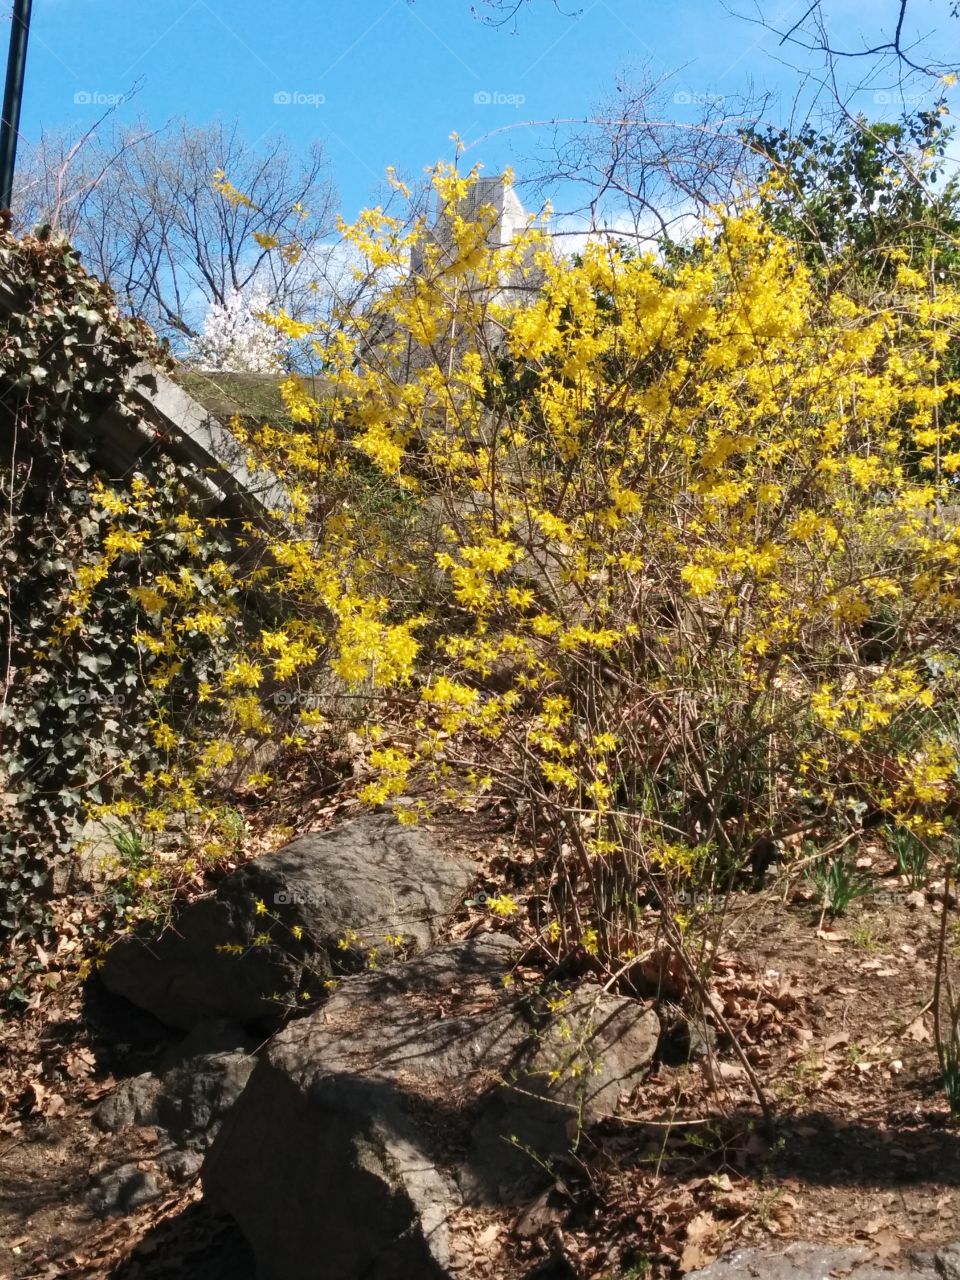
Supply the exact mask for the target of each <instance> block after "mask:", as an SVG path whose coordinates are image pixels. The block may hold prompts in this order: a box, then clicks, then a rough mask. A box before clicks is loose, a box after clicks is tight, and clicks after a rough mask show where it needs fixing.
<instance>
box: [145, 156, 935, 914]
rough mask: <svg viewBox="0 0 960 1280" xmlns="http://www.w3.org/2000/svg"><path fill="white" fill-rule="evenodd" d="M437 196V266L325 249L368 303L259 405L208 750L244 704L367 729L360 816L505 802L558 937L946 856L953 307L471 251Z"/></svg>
mask: <svg viewBox="0 0 960 1280" xmlns="http://www.w3.org/2000/svg"><path fill="white" fill-rule="evenodd" d="M474 180H475V178H474V176H473V175H471V176H467V177H463V176H460V175H458V174H457V173H455V172H454V171H452V170H449V169H445V168H440V169H439V170H438V171H437V172H436V174H435V175H434V187H435V191H436V199H437V201H438V202H439V204H440V206H441V207H442V208H443V209H444V210H445V211H446V216H445V218H444V219H443V224H442V225H443V226H444V228H445V231H444V232H443V233H442V234H435V233H434V232H433V231H431V230H430V229H429V228H428V226H427V225H426V223H425V222H424V221H423V220H422V219H421V220H417V219H414V218H412V217H411V218H410V219H408V220H404V219H400V218H396V217H393V216H390V215H388V214H386V213H384V212H383V211H380V210H373V211H369V212H367V213H365V214H364V215H363V216H362V217H361V218H360V219H359V221H358V222H357V223H356V224H355V225H354V226H352V227H349V228H345V232H346V235H347V237H348V239H349V240H350V241H351V243H352V245H353V246H354V248H355V250H356V252H357V255H358V257H359V258H361V259H362V260H363V262H364V267H363V268H362V270H363V271H364V273H366V272H369V274H370V275H371V277H372V278H373V280H374V281H375V283H376V288H375V289H374V290H373V292H372V295H371V297H372V301H370V302H368V303H367V305H366V307H365V309H364V310H363V311H362V313H360V314H356V313H354V314H351V313H347V312H346V311H336V312H335V313H334V315H333V316H332V318H331V320H330V321H329V323H326V324H324V325H323V326H321V327H318V328H317V329H316V331H314V332H312V333H311V334H310V335H309V336H310V338H311V340H312V341H313V343H314V345H315V350H316V352H317V353H318V356H319V357H320V359H321V360H322V363H323V368H324V371H325V378H326V384H327V387H328V392H327V394H325V395H323V396H322V397H320V398H319V399H316V400H314V399H312V398H311V397H309V396H308V395H307V394H306V393H305V391H304V389H303V386H302V384H301V383H300V382H299V381H298V380H297V379H296V378H291V379H289V380H288V381H287V383H286V384H285V386H284V398H285V403H286V407H287V410H288V413H289V414H290V415H291V417H292V418H293V419H294V420H295V422H296V424H297V426H296V430H280V429H278V428H273V427H264V428H262V429H261V430H259V431H255V432H253V433H251V434H250V436H249V438H248V439H247V445H248V448H249V451H250V454H251V460H252V461H253V462H255V463H259V464H261V465H266V466H269V467H270V468H271V469H272V470H273V471H274V472H276V473H278V474H281V475H282V476H283V477H284V478H285V480H286V482H287V484H288V486H289V489H290V494H291V503H292V507H293V512H294V514H293V515H292V516H288V517H287V519H286V520H285V521H284V522H280V523H278V525H277V527H276V529H275V530H274V531H272V532H271V533H261V532H257V531H255V530H253V529H250V530H249V531H248V535H247V536H248V537H249V539H250V541H251V543H252V544H255V548H256V556H255V557H253V559H255V562H256V565H257V567H256V568H255V569H253V570H251V571H250V580H251V584H252V585H254V586H255V587H256V589H257V591H258V592H259V593H260V594H261V595H262V596H263V597H264V598H266V599H268V600H269V601H271V602H272V608H273V616H274V617H275V618H276V619H277V621H276V623H275V625H272V626H270V627H264V628H263V629H262V630H261V631H260V632H259V633H258V634H257V635H256V637H255V638H252V639H251V640H250V643H249V645H248V651H247V652H245V654H244V656H243V657H242V658H241V659H238V660H237V662H236V663H235V664H234V665H233V666H232V667H230V668H229V669H228V670H227V672H226V674H225V675H224V677H223V680H222V682H221V684H220V686H219V687H216V688H212V689H211V690H209V697H211V698H213V699H219V700H220V701H221V703H222V706H223V711H224V717H225V724H229V725H235V726H237V725H239V726H240V727H241V728H242V730H243V732H244V733H246V734H250V733H266V732H268V731H269V730H270V726H271V725H272V723H273V722H274V718H275V693H276V690H277V689H278V688H283V689H288V690H289V689H293V688H294V687H299V688H303V689H314V688H318V687H320V686H319V685H318V684H317V681H321V682H322V681H326V682H327V683H326V684H323V685H322V687H324V688H330V687H332V686H331V685H330V683H329V682H330V681H333V682H334V684H335V686H336V688H337V689H340V690H345V691H353V692H355V693H356V692H362V693H365V694H367V695H369V700H368V701H367V702H365V703H364V704H363V705H364V707H365V714H366V716H367V720H366V725H365V728H366V731H367V732H368V733H369V735H370V738H371V741H372V744H373V751H372V754H371V756H370V763H371V765H372V767H373V769H374V771H375V773H374V777H373V779H372V781H371V782H370V783H369V785H368V786H367V787H366V790H365V793H364V794H365V798H366V799H367V800H368V801H370V802H371V803H384V802H386V803H391V802H393V801H394V800H395V799H396V798H397V797H399V796H401V795H403V793H404V792H405V790H406V788H407V787H408V783H409V780H410V777H411V773H412V772H414V771H416V772H418V774H422V775H423V776H429V777H432V778H433V779H434V783H435V785H436V786H437V787H439V788H450V789H452V790H453V791H456V792H458V793H461V794H462V793H464V792H468V793H469V792H472V791H477V790H481V789H483V788H486V787H489V786H491V785H495V786H497V787H498V788H501V789H504V790H505V791H507V792H508V793H511V794H513V795H515V796H516V797H518V798H521V799H524V800H525V801H527V802H528V803H530V804H532V805H534V806H536V808H537V811H538V813H540V814H541V815H542V820H543V821H545V822H547V823H548V825H549V824H553V826H554V827H555V828H556V830H557V832H558V834H559V835H560V838H561V842H562V844H563V847H564V850H565V854H566V855H567V857H568V861H569V863H570V865H571V866H574V865H575V867H576V875H577V876H579V881H578V883H579V884H580V885H581V886H582V885H584V884H589V885H590V891H591V893H592V895H593V906H594V909H595V911H596V920H595V921H594V922H593V923H594V924H596V923H599V922H600V921H601V920H604V919H606V918H607V917H608V916H609V914H610V912H611V911H612V910H613V907H614V904H615V901H620V900H622V897H623V894H624V893H626V894H627V896H628V897H629V895H630V893H631V892H633V890H634V889H635V888H636V886H637V884H638V883H639V882H640V881H641V880H642V879H643V878H644V877H647V876H649V875H651V874H653V875H664V876H671V875H674V876H675V875H681V876H690V875H699V876H707V877H712V876H715V875H718V874H721V873H723V872H725V871H729V870H731V869H733V870H735V869H736V868H737V867H739V866H741V865H742V864H743V863H744V862H745V860H747V859H748V858H749V857H750V855H751V851H752V850H753V849H754V848H755V847H756V846H757V842H758V841H761V840H763V839H765V838H767V837H771V836H777V835H782V834H786V833H788V832H801V833H803V832H808V833H810V835H811V837H812V838H818V837H819V836H821V835H823V834H824V833H825V832H827V831H828V830H829V829H830V826H831V824H835V823H836V822H837V821H839V818H840V815H842V814H843V813H844V812H845V810H846V809H848V808H849V807H850V806H851V805H853V806H857V805H859V806H860V808H861V810H862V808H863V807H864V806H869V807H870V808H871V809H875V810H877V811H878V812H879V813H888V814H889V815H890V816H891V817H892V818H894V819H896V820H897V821H899V822H902V823H905V824H908V825H910V826H911V827H912V828H913V829H914V830H915V831H916V832H917V833H919V834H921V835H923V836H924V837H925V838H930V837H939V836H940V835H942V834H943V833H944V832H946V831H948V829H949V825H950V817H949V813H950V806H951V802H952V796H953V791H954V788H955V787H956V784H957V777H958V775H957V766H958V751H960V739H958V728H957V726H958V723H960V721H958V719H957V708H958V706H960V703H958V700H957V693H958V687H960V677H958V666H957V658H956V637H957V620H958V617H960V587H958V562H960V521H958V511H957V508H956V507H955V506H954V505H953V493H954V489H955V487H956V484H955V476H956V474H957V472H958V471H960V442H958V429H957V424H956V406H957V391H958V387H957V384H956V383H955V382H954V381H952V380H951V378H950V377H949V376H948V373H947V372H946V370H947V369H949V367H950V364H949V360H950V357H951V353H952V351H953V348H954V345H955V343H956V341H957V326H958V321H960V294H958V292H957V289H956V288H955V286H954V284H953V282H950V281H948V282H946V283H944V282H943V281H941V282H939V284H938V286H937V288H936V291H935V292H934V291H932V290H931V288H930V286H929V283H928V281H927V280H926V279H925V278H924V277H921V276H919V275H918V274H916V273H915V272H913V271H912V270H910V269H907V268H906V266H904V267H903V268H902V269H901V270H900V273H899V275H898V277H897V283H896V287H895V289H894V290H893V291H891V292H890V293H889V294H887V295H883V296H879V295H877V296H869V297H859V296H854V295H853V294H852V293H851V294H850V295H848V294H846V293H843V292H839V291H835V292H832V293H831V294H829V295H827V294H825V293H824V292H823V291H821V290H820V289H819V287H818V286H816V285H815V284H814V282H813V281H812V279H811V277H810V275H809V274H808V272H807V271H806V270H805V269H804V267H803V266H802V265H800V264H799V262H798V259H797V257H796V255H795V253H794V251H793V248H792V246H791V245H790V243H788V242H787V241H786V240H784V239H781V238H778V237H777V236H776V235H774V234H772V233H771V232H770V231H769V230H768V229H767V228H766V227H765V226H764V224H763V222H762V221H761V219H760V217H759V215H758V214H757V213H756V212H754V211H752V210H751V209H750V208H749V207H747V208H746V209H745V210H744V211H743V212H741V213H740V214H738V215H737V216H730V217H728V216H721V215H718V216H717V218H716V222H715V225H713V226H712V227H710V228H707V229H706V231H705V233H704V235H703V237H702V239H700V240H699V241H698V242H697V243H696V245H694V246H693V247H692V248H691V250H690V251H689V252H688V253H687V254H686V255H685V256H684V258H683V260H682V261H681V262H680V263H679V264H678V265H665V264H664V263H663V262H662V261H659V260H658V259H657V258H655V257H654V256H652V255H636V254H633V253H631V252H627V251H625V250H624V249H622V248H621V247H618V246H616V245H612V244H599V243H596V244H590V245H588V246H587V248H586V249H585V250H584V251H583V254H582V257H579V258H577V259H571V258H569V257H563V256H560V255H559V254H558V253H557V252H556V250H555V249H554V248H553V246H552V244H551V241H550V238H549V235H548V233H547V230H546V229H545V228H543V227H539V226H531V227H530V228H529V230H528V231H527V232H526V233H525V234H524V235H523V236H521V237H520V239H518V240H517V241H516V242H514V243H513V244H512V245H509V246H506V247H504V246H500V245H495V244H492V243H491V237H490V235H489V229H490V226H491V223H492V219H493V211H492V210H481V211H480V213H479V215H478V217H477V218H476V219H475V220H470V219H467V218H465V217H463V216H462V214H461V212H460V210H461V209H462V208H463V207H464V206H463V202H464V199H465V197H466V196H467V195H468V192H469V190H470V187H471V184H472V182H473V181H474ZM398 185H399V184H398ZM401 193H402V192H401ZM891 252H892V253H895V252H896V250H895V247H893V248H892V249H891ZM411 254H415V257H416V260H417V261H418V263H419V264H420V265H419V267H418V270H417V271H416V272H411V271H410V270H409V262H410V260H411ZM273 321H274V323H275V324H276V325H277V327H278V328H279V329H281V330H282V331H285V332H287V333H288V334H289V336H290V337H291V339H296V340H297V341H298V342H302V341H303V340H304V336H305V335H304V331H303V326H302V325H299V324H295V323H294V322H292V321H290V320H289V319H288V318H287V317H285V316H277V317H274V318H273ZM154 587H155V589H156V590H157V591H158V592H159V593H160V594H161V595H162V594H163V593H164V590H165V587H164V584H163V583H156V584H154ZM205 607H206V608H209V607H210V606H209V605H206V606H205ZM156 616H158V617H159V616H160V614H159V613H157V614H156ZM205 625H209V626H211V627H212V626H214V625H216V624H215V622H214V621H213V619H210V620H209V623H205ZM145 642H146V641H145ZM323 672H326V673H327V674H326V675H323V674H322V673H323ZM267 690H269V691H270V692H269V694H268V693H267V692H266V691H267ZM290 705H292V704H291V703H290V702H288V703H287V706H288V708H289V706H290ZM325 722H326V717H325V715H324V713H323V711H322V709H318V706H317V705H310V706H305V707H304V709H303V710H302V712H301V714H300V718H299V722H298V723H297V724H296V725H294V726H292V727H290V726H289V725H288V726H287V727H286V728H285V729H284V730H283V732H284V733H285V734H286V736H287V741H288V743H292V744H294V745H295V744H296V742H297V741H298V740H299V741H309V739H310V737H311V735H312V734H313V733H315V732H316V731H317V728H318V726H321V727H322V725H323V724H324V723H325ZM387 734H389V737H388V738H386V735H387ZM378 739H380V742H379V745H378V743H377V740H378ZM187 748H189V749H188V750H187ZM185 750H187V756H190V752H192V753H193V754H192V756H190V758H191V759H195V760H203V758H204V754H203V753H204V751H205V750H207V745H206V744H205V743H203V742H199V741H198V742H195V743H192V744H187V747H185ZM185 758H186V757H185ZM184 767H185V768H187V767H188V766H186V765H185V766H184ZM150 804H151V807H152V808H153V809H155V808H156V806H157V797H156V795H155V794H154V795H153V796H152V797H151V801H150ZM572 874H574V872H572V871H571V875H572ZM590 927H591V928H592V927H593V925H592V924H591V926H590Z"/></svg>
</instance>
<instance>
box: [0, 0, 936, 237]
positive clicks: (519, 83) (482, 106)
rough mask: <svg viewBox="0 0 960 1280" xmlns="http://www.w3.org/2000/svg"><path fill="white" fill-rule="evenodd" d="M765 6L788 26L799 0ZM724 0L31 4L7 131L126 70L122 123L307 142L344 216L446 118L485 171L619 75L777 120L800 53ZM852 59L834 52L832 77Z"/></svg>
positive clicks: (426, 143) (767, 1)
mask: <svg viewBox="0 0 960 1280" xmlns="http://www.w3.org/2000/svg"><path fill="white" fill-rule="evenodd" d="M8 4H9V0H6V3H4V0H0V5H2V7H3V8H7V7H8ZM566 7H567V8H568V10H572V9H573V8H574V7H575V4H574V3H573V2H571V3H570V4H568V5H566ZM764 7H765V11H766V12H768V13H776V12H779V13H780V14H781V15H782V19H783V21H785V22H786V24H787V25H789V23H790V22H791V21H793V20H795V19H796V18H797V17H799V16H800V14H801V13H802V12H803V11H804V9H805V8H806V0H764ZM732 8H737V9H740V10H743V11H749V10H751V9H752V0H740V2H739V3H738V0H726V4H724V0H674V2H673V3H669V4H667V3H664V2H663V0H583V2H582V5H581V6H580V13H579V15H578V16H574V17H571V16H565V15H564V14H562V13H560V12H557V10H556V9H555V8H554V6H553V5H552V4H551V3H550V2H549V0H534V2H533V5H532V6H531V7H530V8H529V9H527V10H526V12H525V13H524V14H523V15H521V17H520V18H519V20H518V24H517V28H518V29H517V32H516V33H514V32H513V30H512V27H510V26H508V27H506V28H500V29H491V28H490V27H486V26H484V25H483V24H481V23H480V22H478V21H477V20H476V19H475V18H474V17H473V16H472V15H471V12H470V0H415V3H413V4H410V3H408V0H346V2H344V0H274V2H273V3H272V4H270V5H264V4H263V2H262V0H257V2H256V3H254V0H152V3H145V2H144V0H35V4H34V23H33V32H32V36H31V47H30V60H29V68H28V76H27V90H26V97H25V103H24V115H23V120H22V130H23V132H24V134H25V135H26V136H27V137H28V138H30V139H36V138H37V137H38V135H39V133H40V131H41V129H48V130H61V129H70V130H75V131H78V130H82V129H83V128H84V127H86V126H88V125H89V124H90V123H92V122H93V120H94V119H96V117H97V114H98V113H99V112H100V111H102V110H103V106H104V104H105V103H106V102H107V101H109V100H111V99H112V98H113V97H114V96H116V95H122V94H124V93H126V92H127V91H128V90H129V89H130V88H131V86H132V85H133V84H134V83H135V82H137V81H138V80H139V81H141V82H142V87H141V89H140V91H139V93H138V94H137V96H136V98H135V99H134V100H133V101H132V102H129V103H126V104H124V105H123V106H122V107H121V108H120V111H119V119H121V120H125V119H129V120H131V121H132V120H134V119H136V118H137V117H138V116H141V117H145V118H146V119H148V120H149V121H150V122H151V123H152V124H154V125H159V124H161V123H162V122H163V121H164V120H166V119H168V118H170V117H172V116H175V115H184V116H186V117H188V118H189V119H191V120H192V121H194V122H196V123H202V122H205V121H208V120H209V119H211V118H212V117H214V116H216V115H217V114H218V113H219V114H222V115H224V116H227V117H233V116H237V117H238V118H239V119H240V121H241V124H242V125H243V127H244V130H245V132H246V133H247V135H248V136H249V137H250V138H251V139H257V138H259V137H261V136H263V135H266V134H271V133H277V132H281V133H284V134H286V135H287V136H288V138H289V139H290V142H291V144H292V145H294V146H301V145H305V144H307V143H308V142H310V141H311V140H312V139H314V138H320V139H322V140H323V141H324V143H325V145H326V147H327V150H328V154H329V157H330V161H331V166H332V174H333V177H334V179H335V181H336V183H337V186H338V188H339V190H340V193H341V202H342V207H343V209H344V212H345V213H347V214H348V215H350V216H352V215H353V214H355V213H356V211H357V210H358V209H359V208H360V207H361V206H362V205H363V204H364V202H365V201H366V200H367V199H368V198H369V196H370V194H371V192H372V191H373V190H374V189H375V187H376V185H377V183H378V182H379V180H380V179H381V178H382V175H383V171H384V169H385V167H386V166H387V165H390V164H392V165H394V166H395V167H396V168H397V169H398V171H400V172H401V173H405V174H412V175H416V174H419V173H420V172H422V170H423V168H424V166H426V165H429V164H431V163H432V162H435V161H436V160H438V159H441V158H452V154H453V147H452V144H451V142H450V141H449V135H450V133H451V131H452V130H456V131H457V132H458V133H459V134H460V135H461V136H462V137H463V138H464V139H465V141H466V142H467V144H468V150H467V158H468V160H470V161H480V162H482V163H483V164H484V166H485V169H486V171H487V172H494V171H496V170H497V169H498V168H500V167H502V165H503V164H504V163H512V164H513V165H514V166H515V167H517V168H518V169H522V165H523V158H524V156H525V155H531V154H533V153H534V152H535V151H536V150H537V149H538V147H541V146H542V145H543V144H544V142H545V140H546V139H548V138H549V134H550V130H549V129H548V128H547V127H545V126H543V125H542V124H541V125H539V126H538V125H536V124H535V123H530V122H536V121H545V120H550V119H552V118H555V117H560V118H564V119H569V118H574V119H575V118H581V117H585V116H588V115H589V114H590V112H591V110H592V109H593V108H594V106H595V104H596V103H597V102H598V100H600V99H602V98H603V97H605V96H606V95H608V94H609V93H610V92H611V90H612V85H613V81H614V79H615V77H616V75H617V74H618V73H623V72H625V71H631V70H632V71H634V72H637V73H639V72H641V71H642V70H643V69H644V68H646V70H647V71H648V72H649V73H651V74H653V75H656V76H658V77H659V76H665V75H668V74H672V79H671V81H670V85H669V90H668V94H667V99H668V102H669V104H670V106H671V109H672V110H673V111H675V113H676V116H677V118H678V119H684V118H688V119H692V118H693V115H694V113H695V112H696V109H697V108H696V106H695V105H694V104H695V102H696V100H697V97H698V95H699V96H702V95H717V96H723V97H728V98H729V97H731V96H733V95H736V94H738V93H742V92H743V91H744V90H745V89H746V88H748V87H752V88H753V89H755V90H768V91H770V92H772V93H773V95H774V102H773V105H772V106H771V109H770V110H771V114H772V115H774V116H775V115H776V114H777V112H778V111H782V110H784V109H785V104H788V103H789V101H790V100H791V99H792V97H793V95H794V93H795V92H796V90H797V86H798V84H799V79H798V74H797V71H796V70H795V69H794V67H797V66H800V65H801V64H802V58H803V55H802V54H801V53H799V52H798V51H796V50H791V51H787V52H785V51H784V50H782V49H779V48H778V46H777V41H776V39H775V37H773V36H772V35H770V34H769V33H765V32H764V31H763V29H762V28H760V27H758V26H756V25H751V24H750V23H749V22H746V21H744V20H743V19H740V18H738V17H736V16H734V15H733V14H732V13H731V12H730V10H731V9H732ZM895 8H896V6H895V4H894V2H893V0H866V2H865V0H833V2H832V3H831V13H832V15H833V18H834V27H833V33H832V35H833V36H834V37H835V38H836V39H837V40H838V42H839V41H840V40H846V41H847V42H848V43H851V44H852V43H856V42H857V41H858V40H859V39H860V37H861V35H862V34H864V33H868V34H870V35H871V36H873V35H875V32H876V28H877V25H878V24H880V25H882V23H883V22H884V20H885V18H886V17H887V16H888V15H889V14H891V13H892V12H893V11H894V10H895ZM948 8H949V4H948V0H923V3H922V4H919V5H918V8H917V12H918V14H919V15H920V16H921V18H922V21H923V23H924V24H925V27H926V29H928V30H932V31H934V30H937V29H938V28H939V30H940V32H941V33H945V34H941V35H940V36H938V37H937V39H936V42H935V49H936V53H937V54H938V56H939V57H941V58H946V59H949V56H950V54H949V52H948V50H949V49H950V47H951V46H952V44H953V42H954V41H955V40H957V39H958V37H960V22H958V21H956V20H951V19H950V18H949V16H948ZM265 15H266V16H265ZM3 38H4V40H5V35H4V37H3ZM956 50H957V56H958V57H960V44H957V45H956ZM784 59H786V62H785V61H784ZM788 64H789V65H788ZM865 70H866V68H865V67H864V65H863V64H862V63H859V62H857V63H848V64H845V66H844V67H843V68H842V73H843V74H844V75H848V76H853V75H862V74H863V72H864V71H865ZM889 87H890V86H889V82H886V81H883V80H878V81H876V82H875V83H874V84H873V85H872V86H871V89H870V92H869V93H868V94H866V95H862V104H861V105H864V106H865V107H866V108H867V109H868V110H870V109H871V105H872V104H874V105H873V110H875V111H877V112H878V113H879V114H883V113H884V110H887V112H888V113H889V111H890V110H891V108H884V107H883V106H882V105H881V106H879V107H877V106H876V105H875V100H876V97H877V95H878V93H879V96H880V101H881V103H882V102H883V94H884V90H885V89H886V88H889ZM807 92H808V93H809V92H810V85H809V83H808V85H807ZM957 92H960V91H957ZM478 95H479V97H478ZM484 95H486V96H487V98H488V99H489V100H486V99H485V97H484Z"/></svg>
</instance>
